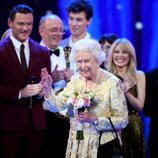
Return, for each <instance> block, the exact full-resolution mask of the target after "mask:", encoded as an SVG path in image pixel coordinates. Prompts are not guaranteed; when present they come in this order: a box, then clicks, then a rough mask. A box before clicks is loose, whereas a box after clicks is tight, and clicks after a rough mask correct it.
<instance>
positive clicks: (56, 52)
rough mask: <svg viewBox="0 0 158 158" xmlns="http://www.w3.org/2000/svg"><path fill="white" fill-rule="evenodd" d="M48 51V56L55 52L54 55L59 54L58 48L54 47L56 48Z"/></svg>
mask: <svg viewBox="0 0 158 158" xmlns="http://www.w3.org/2000/svg"><path fill="white" fill-rule="evenodd" d="M49 53H50V56H51V55H52V54H55V55H56V56H59V54H60V50H59V49H56V50H49Z"/></svg>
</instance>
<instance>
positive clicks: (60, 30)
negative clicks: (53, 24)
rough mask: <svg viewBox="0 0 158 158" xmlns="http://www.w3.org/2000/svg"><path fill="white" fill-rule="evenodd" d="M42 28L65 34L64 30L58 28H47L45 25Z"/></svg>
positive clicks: (53, 32)
mask: <svg viewBox="0 0 158 158" xmlns="http://www.w3.org/2000/svg"><path fill="white" fill-rule="evenodd" d="M43 28H44V29H46V30H47V31H48V32H50V33H52V34H61V35H64V34H65V30H64V29H62V28H60V29H58V28H51V29H47V28H45V27H43Z"/></svg>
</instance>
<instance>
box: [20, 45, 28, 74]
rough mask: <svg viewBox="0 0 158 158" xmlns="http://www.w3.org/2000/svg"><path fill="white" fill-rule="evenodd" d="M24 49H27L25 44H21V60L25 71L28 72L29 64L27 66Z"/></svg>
mask: <svg viewBox="0 0 158 158" xmlns="http://www.w3.org/2000/svg"><path fill="white" fill-rule="evenodd" d="M24 47H25V46H24V44H21V46H20V59H21V65H22V66H23V69H24V71H25V72H26V70H27V64H26V58H25V52H24Z"/></svg>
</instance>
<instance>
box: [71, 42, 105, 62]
mask: <svg viewBox="0 0 158 158" xmlns="http://www.w3.org/2000/svg"><path fill="white" fill-rule="evenodd" d="M81 51H83V52H85V51H88V52H90V53H91V54H92V55H93V56H94V57H95V58H96V60H97V62H98V63H99V65H101V64H102V63H103V61H104V60H105V57H106V55H105V53H104V52H103V51H102V49H101V46H100V44H99V43H98V42H97V41H96V40H94V39H81V40H79V41H77V42H76V43H75V44H74V46H73V47H72V50H71V53H70V57H69V59H70V61H71V62H76V54H77V53H78V52H81Z"/></svg>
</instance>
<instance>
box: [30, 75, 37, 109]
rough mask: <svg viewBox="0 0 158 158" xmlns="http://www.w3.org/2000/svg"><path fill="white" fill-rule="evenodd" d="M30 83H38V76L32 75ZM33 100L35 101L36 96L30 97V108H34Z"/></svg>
mask: <svg viewBox="0 0 158 158" xmlns="http://www.w3.org/2000/svg"><path fill="white" fill-rule="evenodd" d="M29 83H30V84H35V83H36V77H35V76H31V77H30V80H29ZM33 102H34V96H32V97H30V103H29V109H30V110H32V106H33Z"/></svg>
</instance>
